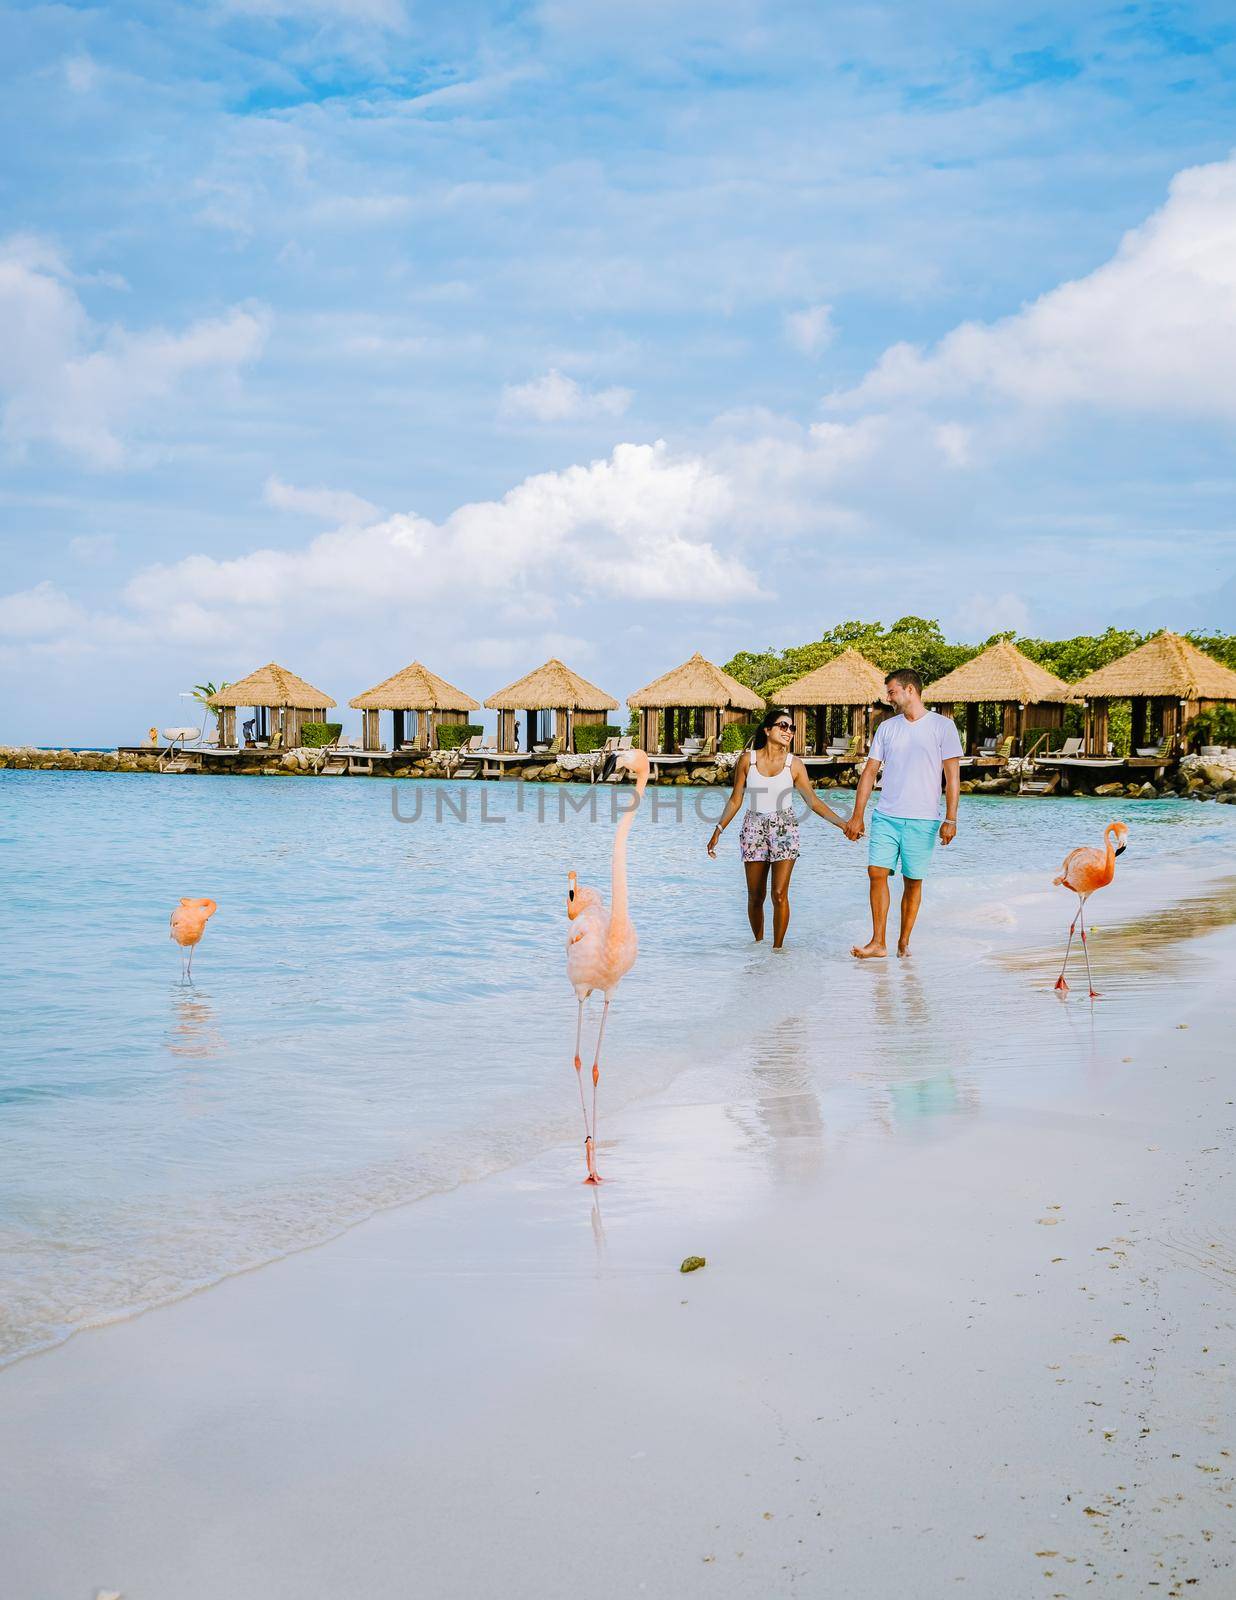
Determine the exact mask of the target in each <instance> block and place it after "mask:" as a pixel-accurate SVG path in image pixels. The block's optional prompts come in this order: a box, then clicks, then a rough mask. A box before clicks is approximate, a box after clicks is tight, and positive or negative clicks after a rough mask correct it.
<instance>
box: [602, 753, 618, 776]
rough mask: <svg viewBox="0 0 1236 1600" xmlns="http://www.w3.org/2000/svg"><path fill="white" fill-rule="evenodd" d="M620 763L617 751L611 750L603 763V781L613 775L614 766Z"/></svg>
mask: <svg viewBox="0 0 1236 1600" xmlns="http://www.w3.org/2000/svg"><path fill="white" fill-rule="evenodd" d="M617 765H618V754H617V751H614V750H611V751H610V753H609V754H608V755H607V756H606V757H605V760H604V761H602V763H601V782H602V783H606V782H608V781H609V779H610V778H611V777H612V776H613V772H614V768H615V767H616V766H617Z"/></svg>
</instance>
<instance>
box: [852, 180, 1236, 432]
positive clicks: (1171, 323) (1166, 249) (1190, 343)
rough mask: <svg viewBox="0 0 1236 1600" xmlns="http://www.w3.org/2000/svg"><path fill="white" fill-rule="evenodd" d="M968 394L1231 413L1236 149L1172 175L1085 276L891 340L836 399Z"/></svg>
mask: <svg viewBox="0 0 1236 1600" xmlns="http://www.w3.org/2000/svg"><path fill="white" fill-rule="evenodd" d="M965 394H971V395H974V396H976V397H979V398H989V399H990V398H993V397H994V398H996V399H1000V400H1005V401H1013V402H1017V403H1021V404H1024V405H1027V406H1035V407H1044V408H1050V407H1058V406H1062V405H1089V406H1096V407H1102V408H1107V409H1111V410H1135V411H1136V410H1144V411H1150V412H1154V413H1157V414H1160V415H1162V414H1164V413H1171V412H1174V413H1177V414H1183V415H1189V416H1197V415H1208V416H1221V417H1226V418H1232V417H1236V157H1233V158H1231V159H1229V160H1227V161H1221V162H1215V163H1214V164H1212V165H1210V166H1204V167H1192V168H1189V169H1188V170H1186V171H1184V172H1181V173H1178V174H1177V176H1176V177H1175V178H1174V179H1173V180H1172V183H1171V186H1170V189H1169V191H1168V198H1167V201H1166V203H1165V204H1164V205H1163V206H1162V208H1161V209H1160V210H1159V211H1157V212H1155V213H1154V215H1153V216H1151V217H1150V218H1148V219H1147V221H1146V222H1145V223H1143V224H1142V225H1141V226H1140V227H1138V228H1134V229H1133V230H1132V231H1130V232H1129V233H1127V234H1126V235H1125V236H1124V238H1123V239H1122V241H1121V243H1120V247H1119V249H1118V250H1117V252H1116V254H1115V255H1114V256H1113V257H1112V259H1111V260H1110V261H1107V262H1105V263H1104V264H1103V265H1102V266H1100V267H1098V268H1096V270H1095V271H1094V272H1091V273H1090V274H1089V275H1088V276H1086V277H1084V278H1079V279H1076V280H1075V281H1073V282H1070V283H1063V284H1061V285H1059V287H1057V288H1055V289H1052V290H1050V291H1049V292H1048V293H1046V294H1044V295H1042V296H1041V297H1040V298H1039V299H1038V300H1035V301H1034V302H1033V303H1032V304H1030V305H1027V306H1025V307H1023V308H1022V310H1020V311H1018V312H1017V313H1016V314H1015V315H1013V316H1010V317H1006V318H1004V319H1003V321H1000V322H995V323H978V322H967V323H962V324H961V325H960V326H959V327H957V328H954V329H953V331H952V332H951V333H949V334H947V335H946V336H945V337H944V338H943V339H942V340H940V342H939V343H938V344H937V345H936V346H935V347H934V348H932V349H930V350H924V349H923V348H921V347H918V346H914V345H909V344H897V345H893V346H892V347H891V348H890V349H888V350H886V351H885V353H884V355H883V356H882V357H881V359H880V361H879V362H878V363H877V365H876V366H875V367H874V368H873V370H872V371H871V372H870V373H869V374H868V375H867V376H866V377H865V378H864V379H863V380H862V382H861V383H860V384H859V385H858V386H857V387H856V388H855V389H853V390H851V391H850V392H849V393H846V394H839V395H835V396H833V397H832V403H833V404H834V405H841V406H866V405H888V404H897V403H899V402H904V401H910V402H913V403H924V402H930V401H932V400H936V399H939V398H941V397H949V398H952V397H956V396H960V395H965Z"/></svg>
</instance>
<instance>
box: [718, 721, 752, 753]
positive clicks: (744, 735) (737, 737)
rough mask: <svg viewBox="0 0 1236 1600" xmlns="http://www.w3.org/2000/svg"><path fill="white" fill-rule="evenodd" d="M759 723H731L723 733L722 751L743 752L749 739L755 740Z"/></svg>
mask: <svg viewBox="0 0 1236 1600" xmlns="http://www.w3.org/2000/svg"><path fill="white" fill-rule="evenodd" d="M758 728H759V723H758V722H731V723H730V725H729V726H728V727H727V728H723V729H722V731H721V749H722V750H742V749H743V748H744V747H745V746H746V744H747V741H748V740H749V739H754V738H755V735H756V731H757V729H758Z"/></svg>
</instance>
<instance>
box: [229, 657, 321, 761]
mask: <svg viewBox="0 0 1236 1600" xmlns="http://www.w3.org/2000/svg"><path fill="white" fill-rule="evenodd" d="M335 703H336V702H335V701H334V700H332V699H331V697H330V695H328V694H326V693H325V692H324V691H323V690H321V689H315V688H314V687H313V685H312V684H311V683H306V682H305V680H304V679H303V678H298V677H297V676H296V674H295V673H294V672H289V671H288V669H287V668H286V667H281V666H280V665H279V664H278V662H276V661H268V662H267V664H266V665H265V666H264V667H259V668H258V669H257V671H256V672H251V673H250V674H249V676H248V677H247V678H241V680H240V681H239V682H238V683H229V684H228V686H227V688H226V689H220V690H219V691H218V692H217V693H216V694H213V695H212V696H211V698H210V701H209V705H210V708H211V710H212V711H219V712H220V713H221V715H220V717H219V744H220V746H222V747H225V748H229V747H230V748H234V747H235V744H236V707H237V706H252V707H253V709H254V712H255V716H254V718H253V724H252V726H253V737H254V740H255V742H256V741H259V740H269V741H270V743H271V745H272V746H281V747H282V748H283V749H285V750H291V749H293V748H294V747H295V746H296V745H298V744H299V743H300V730H301V727H302V725H303V724H304V723H306V722H315V721H324V720H325V717H326V713H327V711H329V710H330V708H331V707H332V706H333V705H335Z"/></svg>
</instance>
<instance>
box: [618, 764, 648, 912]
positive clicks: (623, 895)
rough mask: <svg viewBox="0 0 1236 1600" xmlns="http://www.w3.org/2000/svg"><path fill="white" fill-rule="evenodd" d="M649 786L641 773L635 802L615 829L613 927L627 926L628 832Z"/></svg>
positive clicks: (636, 784) (636, 787)
mask: <svg viewBox="0 0 1236 1600" xmlns="http://www.w3.org/2000/svg"><path fill="white" fill-rule="evenodd" d="M647 786H648V777H647V774H645V773H641V774H640V776H639V777H638V778H636V780H635V804H634V805H633V806H632V807H631V809H630V810H629V811H627V812H624V813H623V815H622V816H621V817H620V818H619V821H618V826H617V828H616V829H615V831H614V856H613V860H612V862H611V864H610V889H609V925H610V927H611V928H620V927H625V926H626V923H627V921H628V916H627V834H629V833H630V831H631V827H632V824H633V823H634V821H635V813H636V812H637V811H638V810H639V807H640V804H641V802H642V801H643V798H644V790H645V789H646V788H647Z"/></svg>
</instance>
